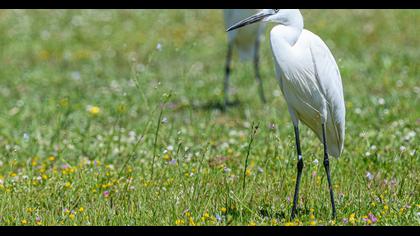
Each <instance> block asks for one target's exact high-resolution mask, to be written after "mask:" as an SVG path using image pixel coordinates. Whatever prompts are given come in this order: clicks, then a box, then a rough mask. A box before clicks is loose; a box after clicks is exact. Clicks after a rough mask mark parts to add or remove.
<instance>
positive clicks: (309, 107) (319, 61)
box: [227, 9, 345, 219]
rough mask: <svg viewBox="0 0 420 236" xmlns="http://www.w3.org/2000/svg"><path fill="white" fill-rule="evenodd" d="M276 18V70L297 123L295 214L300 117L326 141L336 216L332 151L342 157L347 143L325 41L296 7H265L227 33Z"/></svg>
mask: <svg viewBox="0 0 420 236" xmlns="http://www.w3.org/2000/svg"><path fill="white" fill-rule="evenodd" d="M261 20H262V21H265V22H274V23H276V26H274V27H273V29H272V30H271V33H270V42H271V49H272V51H273V55H274V59H275V61H276V74H277V79H278V81H279V83H280V88H281V91H282V93H283V95H284V98H285V100H286V103H287V105H288V109H289V113H290V116H291V118H292V121H293V126H294V131H295V139H296V149H297V155H298V164H297V170H298V172H297V178H296V187H295V195H294V199H293V207H292V214H291V218H292V219H293V218H294V217H295V213H296V205H297V200H298V195H299V185H300V179H301V175H302V169H303V159H302V152H301V149H300V141H299V121H302V122H303V123H304V124H305V125H307V126H308V127H309V128H310V129H312V130H313V131H314V132H315V133H316V135H317V136H318V138H319V139H320V140H321V142H322V143H323V145H324V167H325V171H326V173H327V179H328V186H329V191H330V198H331V205H332V214H333V217H335V216H336V210H335V205H334V192H333V189H332V184H331V177H330V167H329V159H328V155H331V156H335V157H339V156H340V155H341V153H342V151H343V145H344V125H345V106H344V96H343V86H342V82H341V76H340V71H339V69H338V66H337V63H336V61H335V59H334V57H333V55H332V54H331V52H330V50H329V49H328V47H327V45H326V44H325V43H324V42H323V41H322V40H321V39H320V38H319V37H318V36H317V35H315V34H314V33H312V32H310V31H308V30H305V29H303V17H302V15H301V13H300V11H299V10H297V9H281V10H279V9H264V10H262V11H260V12H259V13H257V14H255V15H253V16H251V17H248V18H246V19H245V20H242V21H240V22H238V23H237V24H235V25H233V26H231V27H230V28H229V29H227V31H230V30H233V29H237V28H239V27H242V26H245V25H248V24H252V23H254V22H259V21H261Z"/></svg>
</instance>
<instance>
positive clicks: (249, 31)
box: [224, 9, 266, 109]
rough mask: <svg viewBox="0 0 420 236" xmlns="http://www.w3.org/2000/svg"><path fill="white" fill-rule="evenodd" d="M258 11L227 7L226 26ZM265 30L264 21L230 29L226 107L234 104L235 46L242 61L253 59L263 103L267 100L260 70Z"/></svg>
mask: <svg viewBox="0 0 420 236" xmlns="http://www.w3.org/2000/svg"><path fill="white" fill-rule="evenodd" d="M257 12H258V9H225V10H224V18H225V27H226V28H228V27H229V26H231V25H233V24H234V23H237V22H239V21H240V20H242V19H244V18H246V17H248V16H251V15H253V14H255V13H257ZM264 30H265V24H264V23H257V24H253V25H250V26H249V27H245V28H241V29H238V30H235V31H229V32H228V33H227V35H228V49H227V55H226V68H225V69H226V70H225V80H224V109H226V108H227V106H228V105H230V104H232V103H231V102H230V101H229V79H230V74H231V62H232V52H233V48H236V49H237V50H238V52H239V58H240V60H241V61H250V60H253V64H254V73H255V79H256V80H257V84H258V86H259V95H260V98H261V101H262V102H263V103H265V102H266V98H265V95H264V89H263V85H262V80H261V76H260V70H259V59H260V58H259V49H260V42H261V40H262V39H263V36H264Z"/></svg>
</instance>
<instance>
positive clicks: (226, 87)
mask: <svg viewBox="0 0 420 236" xmlns="http://www.w3.org/2000/svg"><path fill="white" fill-rule="evenodd" d="M232 49H233V43H229V45H228V50H227V55H226V67H225V81H224V84H223V85H224V88H223V92H224V96H225V97H224V99H225V100H224V109H225V110H226V108H227V106H228V104H229V78H230V63H231V60H232Z"/></svg>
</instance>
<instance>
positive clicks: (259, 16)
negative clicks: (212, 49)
mask: <svg viewBox="0 0 420 236" xmlns="http://www.w3.org/2000/svg"><path fill="white" fill-rule="evenodd" d="M270 15H272V14H271V13H267V12H259V13H257V14H255V15H253V16H250V17H248V18H246V19H245V20H241V21H239V22H238V23H236V24H234V25H232V26H231V27H229V28H228V29H227V30H226V32H228V31H231V30H234V29H237V28H241V27H243V26H245V25H249V24H253V23H255V22H258V21H260V20H262V19H264V18H265V17H267V16H270Z"/></svg>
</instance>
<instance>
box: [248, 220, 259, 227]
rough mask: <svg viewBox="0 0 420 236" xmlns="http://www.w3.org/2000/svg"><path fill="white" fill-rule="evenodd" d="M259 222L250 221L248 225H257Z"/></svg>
mask: <svg viewBox="0 0 420 236" xmlns="http://www.w3.org/2000/svg"><path fill="white" fill-rule="evenodd" d="M256 225H257V224H256V223H255V222H254V221H251V222H249V224H248V226H256Z"/></svg>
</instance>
